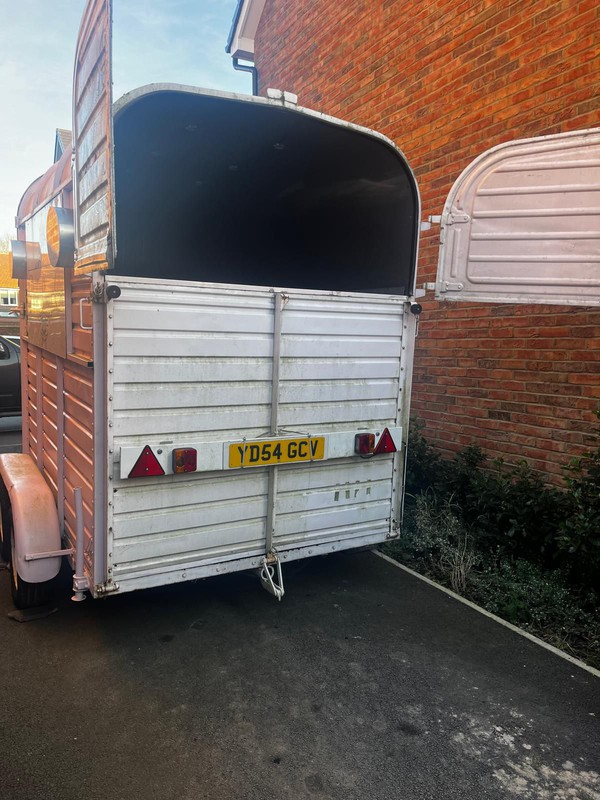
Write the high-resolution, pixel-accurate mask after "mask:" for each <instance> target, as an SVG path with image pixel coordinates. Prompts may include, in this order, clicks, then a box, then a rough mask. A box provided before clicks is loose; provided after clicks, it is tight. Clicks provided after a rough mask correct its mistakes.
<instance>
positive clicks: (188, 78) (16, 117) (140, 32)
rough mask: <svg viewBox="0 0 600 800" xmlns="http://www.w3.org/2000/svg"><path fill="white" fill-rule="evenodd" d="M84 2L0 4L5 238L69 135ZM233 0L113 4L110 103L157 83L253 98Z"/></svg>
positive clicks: (0, 178)
mask: <svg viewBox="0 0 600 800" xmlns="http://www.w3.org/2000/svg"><path fill="white" fill-rule="evenodd" d="M84 5H85V0H0V11H1V12H2V13H1V15H0V19H1V24H0V239H1V238H2V236H4V235H5V234H10V236H11V237H12V236H14V217H15V214H16V211H17V206H18V204H19V200H20V199H21V196H22V195H23V192H24V191H25V189H27V187H28V186H29V184H30V183H31V182H32V181H34V180H35V179H36V178H37V177H39V176H40V175H42V174H43V173H44V172H45V171H46V170H47V169H48V167H50V166H51V165H52V162H53V156H54V139H55V131H56V128H68V129H69V130H70V129H71V92H72V83H73V62H74V59H75V46H76V43H77V33H78V30H79V23H80V21H81V15H82V13H83V8H84ZM236 5H237V1H236V0H113V8H114V32H113V66H114V71H113V80H114V85H113V99H114V100H116V99H118V98H119V97H120V96H121V95H122V94H124V93H125V92H127V91H130V90H131V89H134V88H136V87H137V86H143V85H144V84H146V83H153V82H156V81H161V82H173V83H183V84H190V85H193V86H202V87H206V88H211V89H223V90H225V91H234V92H243V93H245V94H250V93H251V76H250V75H249V74H247V73H240V72H235V71H234V69H233V66H232V62H231V56H229V55H228V54H227V53H225V42H226V40H227V35H228V33H229V28H230V26H231V20H232V18H233V14H234V11H235V7H236Z"/></svg>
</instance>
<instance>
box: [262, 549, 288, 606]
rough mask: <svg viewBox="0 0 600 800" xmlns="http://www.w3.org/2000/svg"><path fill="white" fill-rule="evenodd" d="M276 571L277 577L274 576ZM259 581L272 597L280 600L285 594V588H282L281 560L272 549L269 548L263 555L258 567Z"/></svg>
mask: <svg viewBox="0 0 600 800" xmlns="http://www.w3.org/2000/svg"><path fill="white" fill-rule="evenodd" d="M276 573H277V578H275V574H276ZM260 582H261V584H262V587H263V589H266V591H267V592H269V594H272V595H273V597H276V598H277V599H278V600H279V601H281V598H282V597H283V595H284V594H285V589H284V588H283V575H282V572H281V561H280V560H279V556H278V555H277V553H276V552H275V551H274V550H271V552H270V553H267V555H266V556H263V559H262V562H261V569H260Z"/></svg>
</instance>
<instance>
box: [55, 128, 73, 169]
mask: <svg viewBox="0 0 600 800" xmlns="http://www.w3.org/2000/svg"><path fill="white" fill-rule="evenodd" d="M72 147H73V134H72V133H71V131H68V130H67V129H66V128H57V129H56V139H55V141H54V163H55V164H56V162H57V161H58V160H59V159H60V157H61V156H62V154H63V153H66V152H67V150H68V151H69V152H71V148H72Z"/></svg>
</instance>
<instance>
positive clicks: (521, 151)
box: [436, 129, 600, 306]
mask: <svg viewBox="0 0 600 800" xmlns="http://www.w3.org/2000/svg"><path fill="white" fill-rule="evenodd" d="M441 233H442V247H441V248H440V259H439V266H438V280H437V285H436V296H437V297H438V298H439V299H443V300H473V301H475V302H479V301H490V302H522V303H557V304H561V305H562V304H575V305H589V306H591V305H599V304H600V129H596V130H590V131H576V132H573V133H567V134H559V135H556V136H544V137H540V138H537V139H527V140H522V141H514V142H509V143H507V144H503V145H500V146H498V147H495V148H492V149H491V150H489V151H488V152H487V153H484V154H483V155H482V156H481V157H480V158H478V159H477V160H475V161H474V162H473V163H472V164H471V165H470V166H469V167H467V169H466V170H465V171H464V172H463V174H462V175H461V176H460V177H459V179H458V180H457V181H456V183H455V184H454V186H453V188H452V190H451V192H450V194H449V195H448V200H447V201H446V206H445V208H444V215H443V217H442V232H441Z"/></svg>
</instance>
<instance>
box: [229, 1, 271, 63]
mask: <svg viewBox="0 0 600 800" xmlns="http://www.w3.org/2000/svg"><path fill="white" fill-rule="evenodd" d="M265 3H266V0H245V1H244V5H243V6H242V10H241V12H240V16H239V19H238V22H237V25H236V28H235V31H234V33H233V38H232V40H231V47H230V53H231V56H232V57H233V58H242V59H244V60H245V61H254V40H255V38H256V32H257V30H258V24H259V22H260V18H261V17H262V13H263V10H264V7H265Z"/></svg>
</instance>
